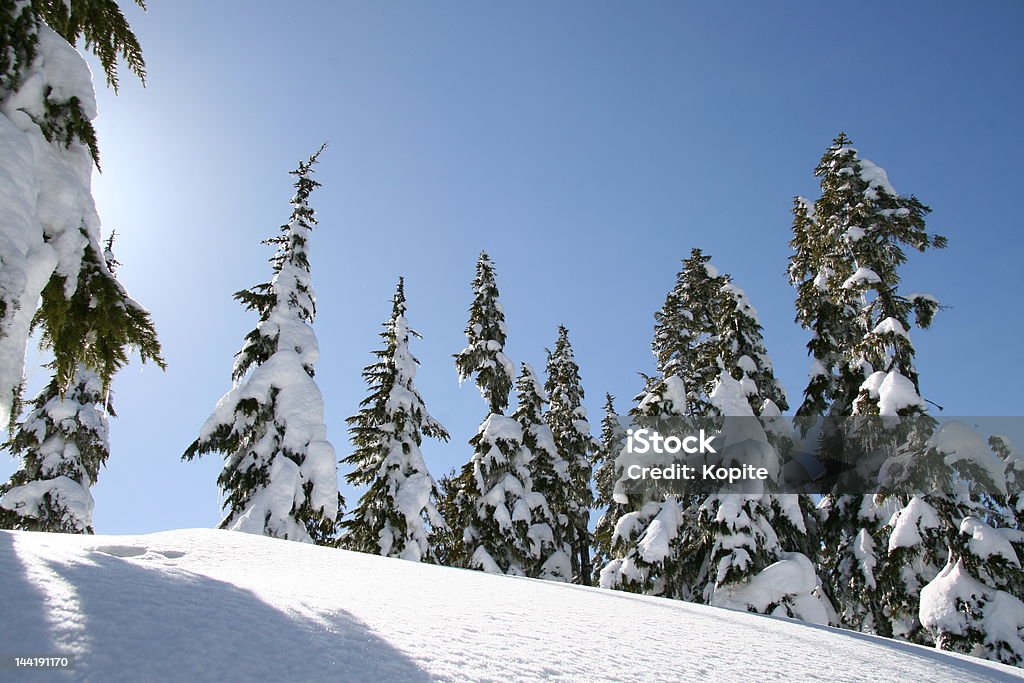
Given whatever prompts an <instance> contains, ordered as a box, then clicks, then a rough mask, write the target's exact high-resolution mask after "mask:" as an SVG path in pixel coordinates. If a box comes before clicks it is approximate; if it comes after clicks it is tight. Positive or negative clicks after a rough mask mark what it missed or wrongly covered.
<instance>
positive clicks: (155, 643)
mask: <svg viewBox="0 0 1024 683" xmlns="http://www.w3.org/2000/svg"><path fill="white" fill-rule="evenodd" d="M3 536H4V535H3V534H0V542H2V541H3V540H4V539H3ZM7 554H8V553H7V552H6V549H3V548H0V562H4V561H8V559H9V558H7V557H6V555H7ZM9 554H10V555H13V552H11V553H9ZM14 561H15V562H17V560H16V559H15V560H14ZM149 562H153V564H152V565H150V566H147V563H149ZM48 567H49V569H51V570H52V571H54V572H55V573H56V574H57V575H59V577H60V578H61V579H63V581H65V582H67V584H69V585H70V586H71V587H72V589H73V591H74V593H75V594H76V597H77V600H78V602H79V604H80V605H81V612H82V614H83V615H85V617H84V624H83V628H82V629H81V636H80V638H79V644H80V645H82V647H83V649H84V650H85V652H86V654H83V655H81V656H79V657H78V658H77V661H76V665H75V672H74V678H75V679H80V680H96V681H118V680H124V681H138V680H170V681H190V682H191V681H256V680H262V681H290V680H301V681H331V682H332V683H337V682H338V681H354V680H359V681H364V680H366V681H391V680H395V681H431V680H435V679H434V678H433V677H432V676H431V675H430V674H429V673H428V672H426V671H424V670H422V669H420V668H419V667H418V666H417V664H416V662H415V661H414V660H412V659H411V658H410V657H409V656H408V655H406V654H404V653H402V652H400V651H399V650H397V649H395V648H394V647H392V646H391V645H390V644H389V643H388V642H387V641H385V640H383V639H382V638H380V637H379V636H377V635H375V634H374V633H373V632H372V631H371V630H370V629H369V628H368V627H367V626H366V625H365V624H363V623H362V622H360V621H359V620H358V619H356V618H355V617H353V616H352V615H351V614H349V613H347V612H345V611H340V610H339V611H331V612H329V613H328V612H325V613H321V614H319V615H317V617H313V616H309V615H299V614H286V613H284V612H282V611H280V610H278V609H276V608H274V607H272V606H271V605H268V604H267V603H266V602H264V601H263V600H261V599H260V598H259V596H258V595H257V594H255V593H253V592H252V591H250V590H248V589H245V588H239V587H238V586H235V585H233V584H230V583H226V582H224V581H218V580H216V579H212V578H209V577H206V576H202V575H198V574H193V573H191V572H187V571H185V570H182V569H179V568H177V567H174V566H173V563H166V562H161V561H160V560H159V558H158V559H157V560H152V559H145V558H142V559H139V558H136V559H124V558H122V557H116V556H112V555H109V554H105V553H103V552H96V551H94V552H91V553H89V555H88V562H81V561H78V560H77V559H76V561H73V562H71V563H58V562H48ZM26 584H27V585H26V586H24V587H22V586H18V585H16V586H14V587H12V588H11V590H14V591H18V592H19V593H20V594H21V595H20V597H19V598H18V602H17V603H16V604H18V605H20V607H21V609H19V610H18V611H17V612H15V613H13V614H10V616H11V617H13V621H11V620H8V619H7V616H6V615H5V617H4V619H3V621H4V630H5V631H6V630H8V628H10V630H11V631H12V632H18V631H20V630H21V629H22V628H25V629H27V632H29V633H31V634H33V635H32V636H31V638H30V639H27V640H26V642H27V643H29V644H30V645H31V646H32V647H31V648H30V649H31V650H32V652H33V653H36V654H38V652H37V651H38V650H41V649H45V648H43V647H42V644H43V643H46V644H51V645H52V644H53V638H52V637H51V636H50V635H47V636H46V639H45V640H36V639H37V638H39V637H40V636H39V633H40V626H42V627H43V628H44V629H46V628H47V626H46V624H47V623H48V618H47V614H46V612H47V608H46V606H45V603H44V602H43V599H42V596H41V595H40V593H39V591H38V590H37V589H35V588H33V587H32V586H31V584H28V583H27V582H26ZM3 592H4V593H5V594H10V592H11V591H10V590H9V585H8V584H4V586H3ZM7 612H8V609H7V607H6V606H4V607H3V608H2V612H0V613H7ZM5 640H6V639H5ZM64 645H65V648H64V650H63V651H64V652H67V651H68V650H67V647H66V646H67V645H70V643H65V644H64ZM52 646H53V648H54V650H53V651H54V652H59V651H61V649H60V644H59V643H58V644H56V645H52ZM0 649H2V650H6V649H7V645H6V643H5V644H4V646H2V647H0Z"/></svg>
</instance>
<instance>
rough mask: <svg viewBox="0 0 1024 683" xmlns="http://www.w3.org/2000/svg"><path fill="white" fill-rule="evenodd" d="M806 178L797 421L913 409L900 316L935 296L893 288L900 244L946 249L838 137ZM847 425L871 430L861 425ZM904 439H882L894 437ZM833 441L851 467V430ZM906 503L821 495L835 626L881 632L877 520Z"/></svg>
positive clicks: (930, 309) (795, 267)
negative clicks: (813, 179) (805, 335)
mask: <svg viewBox="0 0 1024 683" xmlns="http://www.w3.org/2000/svg"><path fill="white" fill-rule="evenodd" d="M815 175H816V176H817V177H818V178H820V184H821V196H820V197H819V198H818V199H817V200H816V201H814V202H813V203H812V202H810V201H808V200H806V199H803V198H801V197H797V198H796V200H795V203H794V208H793V216H794V222H793V238H792V240H791V241H790V246H791V247H792V248H793V250H794V253H793V255H792V256H791V257H790V263H789V279H790V282H791V283H792V284H793V285H794V286H795V287H796V289H797V299H796V308H797V316H796V320H797V322H799V323H800V324H801V325H802V326H804V327H805V328H807V329H808V330H810V331H811V332H812V337H811V340H810V342H809V343H808V345H807V348H808V352H809V354H810V356H811V357H812V365H811V373H810V380H809V382H808V385H807V388H806V389H805V391H804V401H803V403H802V404H801V406H800V407H799V408H798V409H797V416H798V417H807V418H812V417H816V416H821V415H830V416H836V417H840V418H842V417H847V416H850V415H851V414H852V415H858V416H870V415H881V416H896V415H900V416H913V415H922V414H924V412H925V402H924V400H923V399H922V398H921V396H920V389H919V378H918V375H917V371H916V369H915V367H914V349H913V345H912V344H911V342H910V337H909V331H910V329H911V324H910V317H911V313H913V314H914V316H915V318H916V323H917V325H918V326H919V327H922V328H926V327H928V326H929V325H930V324H931V321H932V318H933V316H934V314H935V312H936V310H937V309H938V302H937V301H936V300H935V299H934V298H933V297H931V296H928V295H915V296H903V295H902V294H900V292H899V284H900V277H899V269H900V267H901V266H902V265H903V264H904V263H905V262H906V260H907V256H906V253H905V248H907V247H911V248H913V249H916V250H918V251H922V252H923V251H925V250H927V249H928V248H931V247H935V248H942V247H944V246H945V245H946V240H945V238H943V237H941V236H937V235H931V234H929V233H927V232H926V231H925V216H926V215H927V213H928V212H929V209H928V207H927V206H925V205H924V204H922V203H921V202H920V201H918V200H917V199H916V198H915V197H902V196H900V195H898V194H897V193H896V191H895V190H894V189H893V188H892V185H891V184H890V183H889V180H888V176H887V175H886V173H885V171H884V170H882V169H881V168H879V167H878V166H876V165H875V164H874V163H872V162H871V161H869V160H867V159H863V158H861V157H860V156H859V155H858V152H857V150H856V149H855V148H853V147H852V146H851V144H850V140H849V139H848V138H847V137H846V135H845V134H840V135H839V137H837V138H836V139H835V140H834V141H833V144H832V145H831V146H830V147H829V149H828V150H826V152H825V155H824V156H823V157H822V159H821V162H820V163H819V164H818V167H817V168H816V169H815ZM854 424H855V426H856V427H857V428H860V427H863V426H865V425H867V426H868V427H870V428H874V427H876V426H877V423H875V422H865V421H863V420H858V421H856V422H855V423H854ZM838 428H839V429H840V431H847V430H848V429H849V427H848V426H847V425H839V426H838ZM869 431H870V429H869ZM906 436H909V435H896V436H893V437H892V438H893V440H894V442H896V443H898V442H899V441H901V440H902V439H903V438H904V437H906ZM841 437H842V438H839V439H826V440H825V441H824V442H823V444H824V451H823V452H824V455H825V457H826V458H827V459H836V460H837V461H840V462H842V461H845V462H850V460H851V458H853V457H854V456H853V454H854V453H855V452H856V451H857V446H856V443H857V438H858V435H857V434H842V435H841ZM832 443H841V444H844V446H843V447H842V448H843V451H842V452H829V449H830V448H832V446H831V445H830V444H832ZM851 444H852V445H851ZM906 502H907V501H906V500H905V499H901V498H894V499H889V500H883V499H882V498H881V497H877V496H875V497H871V496H869V497H861V496H850V495H845V492H844V491H839V490H837V491H835V492H833V495H829V496H826V498H825V499H824V500H823V503H822V510H823V511H824V512H825V519H824V521H823V523H822V527H821V529H822V547H823V548H824V550H825V552H824V553H823V556H822V557H821V558H820V561H819V564H820V571H821V572H822V574H823V576H826V577H827V579H828V580H827V584H828V590H829V592H830V594H831V596H832V598H833V600H834V601H835V602H836V603H837V605H838V606H839V609H840V615H841V620H842V624H843V625H845V626H848V627H850V628H854V629H857V630H864V631H868V632H875V633H880V634H882V635H890V634H891V632H892V622H891V620H890V619H889V617H888V616H887V613H886V607H885V604H884V603H885V598H884V597H883V593H884V588H883V587H881V586H880V585H879V582H878V581H879V576H880V574H881V572H883V571H884V564H885V563H886V552H885V549H886V548H887V547H888V540H887V536H888V532H887V530H886V528H885V524H886V523H887V521H888V520H889V517H890V516H891V514H892V512H893V511H894V510H895V509H897V508H899V507H900V506H902V505H904V504H906Z"/></svg>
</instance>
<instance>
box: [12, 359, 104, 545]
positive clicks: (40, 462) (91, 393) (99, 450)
mask: <svg viewBox="0 0 1024 683" xmlns="http://www.w3.org/2000/svg"><path fill="white" fill-rule="evenodd" d="M108 413H109V414H111V415H113V410H112V409H111V407H110V405H109V402H108V400H107V393H106V391H105V390H104V387H103V382H102V380H101V379H100V377H99V375H97V374H96V373H95V372H92V371H91V370H89V369H88V368H86V367H85V366H79V367H78V370H77V372H75V373H74V376H73V381H72V385H71V389H70V390H69V391H67V392H66V393H64V394H63V395H62V394H61V389H60V384H59V383H58V381H57V379H56V378H54V379H53V380H51V381H50V383H49V384H48V385H46V388H44V389H43V390H42V392H40V394H39V395H38V396H37V397H36V399H35V400H34V401H33V402H32V410H31V412H29V414H28V415H27V416H26V417H25V419H24V420H23V421H22V422H21V423H20V424H18V425H17V429H16V430H15V431H14V432H13V434H12V436H11V438H10V440H9V441H8V442H7V443H6V444H4V446H5V447H6V448H7V449H8V450H10V452H11V453H12V454H13V455H15V456H16V457H20V458H21V467H20V468H19V469H18V470H17V471H16V472H15V473H14V474H13V475H12V476H11V479H10V481H9V482H7V483H6V484H4V485H3V486H0V528H4V529H24V530H27V531H54V532H66V533H79V534H81V533H86V534H91V533H92V513H93V498H92V494H91V493H90V491H89V489H90V488H91V487H92V485H93V484H95V483H96V480H97V478H98V477H99V471H100V467H102V466H103V465H104V463H106V461H107V457H108V456H109V454H110V445H109V441H108V431H107V414H108Z"/></svg>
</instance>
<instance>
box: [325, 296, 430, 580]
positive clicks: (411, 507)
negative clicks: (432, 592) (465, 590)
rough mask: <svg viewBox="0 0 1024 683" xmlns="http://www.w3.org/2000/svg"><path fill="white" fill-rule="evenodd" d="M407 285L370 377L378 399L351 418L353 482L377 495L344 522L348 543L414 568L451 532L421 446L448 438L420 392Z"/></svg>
mask: <svg viewBox="0 0 1024 683" xmlns="http://www.w3.org/2000/svg"><path fill="white" fill-rule="evenodd" d="M405 312H406V302H405V284H404V282H403V280H401V279H399V281H398V288H397V290H396V291H395V296H394V299H393V300H392V309H391V319H390V320H389V321H388V322H387V323H385V324H384V331H383V332H381V334H380V337H381V339H383V340H384V348H383V349H380V350H379V351H375V352H374V355H375V356H376V357H377V360H376V361H375V362H374V363H372V364H370V365H368V366H367V367H366V368H365V369H364V370H363V379H365V380H366V383H367V385H369V387H370V395H369V396H367V397H366V398H365V399H363V401H362V402H361V403H360V407H361V410H360V411H359V413H358V414H356V415H354V416H352V417H350V418H349V419H348V423H349V425H351V427H350V429H349V431H350V433H351V434H352V442H353V444H354V445H355V447H356V449H355V452H354V453H352V454H351V455H349V456H348V457H347V458H345V459H344V460H343V462H345V463H348V464H350V465H352V466H353V467H354V469H353V471H352V472H350V473H349V474H348V475H347V476H346V477H345V478H346V480H347V481H348V482H349V483H350V484H355V485H357V486H363V485H369V489H368V490H367V491H366V493H364V494H363V497H362V498H360V500H359V505H358V506H357V507H356V509H355V510H353V511H352V516H351V517H350V518H349V519H347V520H345V521H344V522H343V523H342V528H343V535H342V538H341V544H342V546H343V547H345V548H348V549H349V550H358V551H361V552H366V553H374V554H377V555H384V556H388V557H400V558H402V559H406V560H413V561H435V560H436V557H435V554H434V553H433V550H432V548H431V547H430V541H429V539H430V535H431V533H435V534H436V533H437V532H435V531H434V529H437V530H438V531H440V530H441V529H442V528H443V527H444V524H445V523H444V520H443V519H442V518H441V515H440V513H439V512H438V511H437V508H436V506H435V503H436V501H437V500H438V497H439V493H438V490H437V486H436V484H435V483H434V479H433V477H431V476H430V472H429V471H428V470H427V465H426V462H424V460H423V453H422V451H421V450H420V446H421V445H422V444H423V437H424V436H429V437H433V438H436V439H441V440H443V441H447V440H448V432H447V431H445V429H444V427H443V426H442V425H441V423H439V422H438V421H437V420H435V419H434V418H433V417H431V416H430V414H429V413H428V412H427V408H426V406H425V405H424V403H423V398H422V397H421V396H420V393H419V390H417V389H416V385H415V382H414V380H415V377H416V367H417V365H419V361H417V360H416V358H415V357H414V356H413V355H412V353H411V352H410V351H409V338H410V337H411V336H412V337H418V336H419V334H418V333H417V332H416V331H415V330H412V329H410V328H409V324H408V322H407V321H406V317H405Z"/></svg>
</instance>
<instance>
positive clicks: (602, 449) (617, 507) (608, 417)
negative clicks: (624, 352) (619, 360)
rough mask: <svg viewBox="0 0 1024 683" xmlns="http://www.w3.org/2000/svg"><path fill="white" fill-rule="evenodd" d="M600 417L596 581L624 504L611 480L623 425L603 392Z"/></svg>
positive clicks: (596, 456) (609, 551)
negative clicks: (617, 497) (616, 497)
mask: <svg viewBox="0 0 1024 683" xmlns="http://www.w3.org/2000/svg"><path fill="white" fill-rule="evenodd" d="M604 399H605V400H604V417H602V418H601V436H600V440H599V446H598V448H597V450H595V451H594V461H593V467H594V489H595V496H594V507H595V508H596V509H599V510H603V512H602V513H601V516H600V517H599V518H598V520H597V525H596V526H595V527H594V558H593V566H594V568H593V581H594V583H595V584H599V583H600V579H601V568H602V567H604V565H605V563H606V562H608V559H609V558H610V557H611V554H612V534H613V533H614V531H615V525H616V524H618V521H619V518H620V517H621V516H622V515H623V514H625V512H626V511H625V510H624V506H623V505H622V504H620V503H618V502H616V501H615V500H614V490H615V482H616V480H618V478H619V476H620V473H619V471H618V468H616V466H615V459H616V458H617V457H618V456H619V453H620V452H621V451H622V448H623V446H625V444H626V429H625V427H623V426H622V418H621V417H620V416H619V414H618V413H617V412H616V410H615V397H614V396H612V395H611V394H605V396H604Z"/></svg>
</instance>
